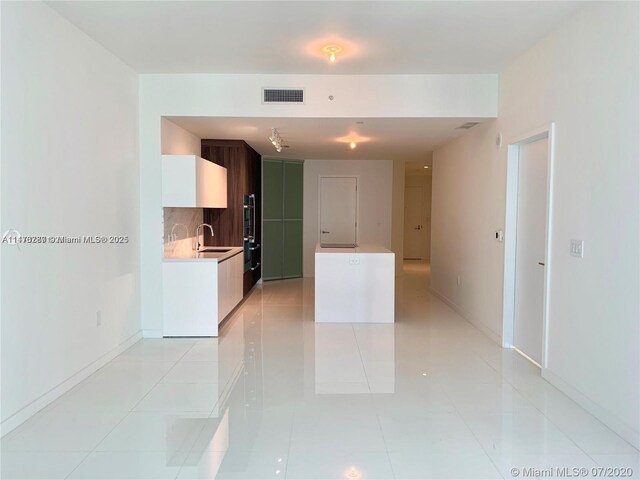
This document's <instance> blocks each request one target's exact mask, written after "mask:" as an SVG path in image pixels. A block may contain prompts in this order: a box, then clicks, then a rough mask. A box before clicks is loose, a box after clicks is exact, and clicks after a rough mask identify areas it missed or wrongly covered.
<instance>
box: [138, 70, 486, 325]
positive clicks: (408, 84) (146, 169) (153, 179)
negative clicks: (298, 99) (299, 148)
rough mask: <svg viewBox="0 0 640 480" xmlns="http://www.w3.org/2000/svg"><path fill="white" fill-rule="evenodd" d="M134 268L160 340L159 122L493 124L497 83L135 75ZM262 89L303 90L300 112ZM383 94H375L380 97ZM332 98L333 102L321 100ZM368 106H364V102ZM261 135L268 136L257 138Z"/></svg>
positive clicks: (145, 318)
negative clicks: (137, 248)
mask: <svg viewBox="0 0 640 480" xmlns="http://www.w3.org/2000/svg"><path fill="white" fill-rule="evenodd" d="M139 78H140V224H141V227H140V228H141V230H140V240H141V242H142V245H144V247H142V249H141V252H140V261H141V272H142V279H141V280H142V285H141V303H142V324H143V329H144V334H145V336H160V335H161V334H162V307H161V305H162V301H161V300H162V281H161V277H162V275H161V273H162V272H161V267H162V264H161V261H160V259H161V257H162V244H161V243H160V242H158V239H159V238H161V236H162V222H160V221H159V220H158V212H159V209H160V205H161V184H162V182H161V179H162V177H161V169H160V151H161V125H160V118H161V117H162V116H238V117H252V116H253V117H294V118H297V117H305V118H309V117H324V118H331V117H360V118H364V117H393V118H404V117H464V118H482V117H489V118H490V117H495V115H496V113H497V96H498V89H497V75H208V74H206V75H179V74H174V75H140V77H139ZM264 86H269V87H273V86H285V87H304V88H305V95H306V98H305V103H304V104H303V105H264V104H262V103H261V101H260V92H261V88H262V87H264ZM381 92H383V94H381ZM329 95H333V97H334V100H333V101H330V100H329V99H328V97H329ZM372 98H375V99H376V101H375V102H372V101H371V99H372ZM265 134H268V132H265Z"/></svg>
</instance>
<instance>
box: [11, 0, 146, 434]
mask: <svg viewBox="0 0 640 480" xmlns="http://www.w3.org/2000/svg"><path fill="white" fill-rule="evenodd" d="M1 8H2V55H1V57H2V59H1V61H2V64H1V67H2V86H1V95H2V188H1V192H2V226H1V227H0V230H2V231H3V232H4V231H6V230H7V229H9V228H15V229H16V230H18V231H19V232H20V233H21V234H22V235H128V236H129V239H130V241H129V243H127V244H119V245H94V246H91V245H53V244H45V245H23V246H21V247H20V249H18V248H17V247H15V246H8V245H2V299H1V300H2V335H1V336H2V388H1V390H2V393H1V395H2V397H1V403H2V411H1V417H2V431H3V433H6V432H7V431H8V430H10V429H11V428H14V427H15V426H17V424H19V423H20V422H21V421H23V420H25V419H26V418H27V417H28V416H30V415H31V414H33V413H35V412H36V411H37V410H39V409H40V408H42V407H43V406H44V405H46V404H47V403H48V402H49V401H51V400H53V399H54V398H55V397H56V396H58V395H60V394H61V393H63V392H64V391H65V390H66V389H68V388H70V387H72V386H73V385H74V384H76V383H77V382H78V381H80V380H82V379H83V378H84V377H85V376H87V375H88V374H90V373H91V372H92V371H93V370H95V369H96V368H98V367H100V366H101V365H102V364H103V363H104V362H106V361H107V360H109V359H110V358H111V357H112V356H114V355H115V354H116V353H118V352H119V349H120V348H124V347H126V346H128V345H129V344H130V343H131V342H133V341H134V340H137V338H139V337H140V332H139V331H140V316H139V314H140V312H139V247H140V246H139V241H138V236H139V209H138V207H139V163H138V135H137V131H138V113H137V112H138V79H137V76H136V74H135V73H134V72H133V71H132V70H130V69H129V68H128V67H127V66H126V65H124V64H123V63H122V62H121V61H119V60H118V59H117V58H115V57H114V56H112V55H111V54H110V53H108V52H107V51H106V50H104V49H103V48H102V47H101V46H100V45H98V44H97V43H96V42H94V41H93V40H91V39H89V38H88V37H87V36H86V35H84V34H83V33H82V32H80V30H78V29H77V28H75V27H74V26H72V25H71V24H70V23H68V22H67V21H66V20H64V19H63V18H62V17H60V16H59V15H58V14H57V13H55V12H54V11H53V10H51V9H50V8H49V7H48V6H47V5H45V4H43V3H40V2H2V6H1ZM98 311H100V312H101V315H102V325H101V326H100V327H98V326H97V325H96V323H97V318H96V312H98Z"/></svg>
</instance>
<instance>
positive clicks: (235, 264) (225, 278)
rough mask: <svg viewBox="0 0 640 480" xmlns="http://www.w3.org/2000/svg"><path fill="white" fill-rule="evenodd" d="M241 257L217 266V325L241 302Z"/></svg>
mask: <svg viewBox="0 0 640 480" xmlns="http://www.w3.org/2000/svg"><path fill="white" fill-rule="evenodd" d="M243 267H244V264H243V261H242V255H236V256H235V257H231V258H230V259H228V260H227V261H226V262H222V263H220V264H218V323H220V322H221V321H222V320H224V319H225V317H226V316H227V315H229V313H230V312H231V310H233V309H234V308H235V306H236V305H237V304H238V303H240V301H241V300H242V276H243V273H244V272H243Z"/></svg>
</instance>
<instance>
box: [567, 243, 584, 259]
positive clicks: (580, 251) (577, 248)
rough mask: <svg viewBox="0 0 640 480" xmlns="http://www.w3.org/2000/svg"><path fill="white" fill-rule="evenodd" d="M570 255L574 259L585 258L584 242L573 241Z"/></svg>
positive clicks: (570, 246)
mask: <svg viewBox="0 0 640 480" xmlns="http://www.w3.org/2000/svg"><path fill="white" fill-rule="evenodd" d="M569 253H570V254H571V256H572V257H578V258H584V240H573V239H572V240H571V243H570V245H569Z"/></svg>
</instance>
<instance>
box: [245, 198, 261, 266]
mask: <svg viewBox="0 0 640 480" xmlns="http://www.w3.org/2000/svg"><path fill="white" fill-rule="evenodd" d="M242 214H243V238H244V271H245V272H248V271H249V270H257V269H258V268H259V267H260V244H259V243H256V238H255V234H256V196H255V195H254V194H251V195H244V205H243V209H242Z"/></svg>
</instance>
